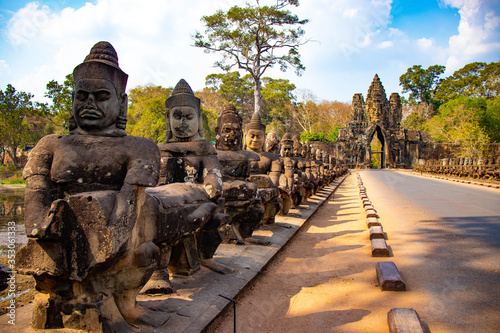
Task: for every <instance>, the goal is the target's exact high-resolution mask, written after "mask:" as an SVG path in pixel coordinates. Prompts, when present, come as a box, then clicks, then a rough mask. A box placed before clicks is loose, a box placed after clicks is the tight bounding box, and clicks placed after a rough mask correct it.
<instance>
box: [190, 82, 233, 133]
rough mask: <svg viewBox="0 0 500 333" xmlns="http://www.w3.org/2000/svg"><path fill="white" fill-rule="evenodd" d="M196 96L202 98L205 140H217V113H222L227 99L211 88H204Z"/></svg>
mask: <svg viewBox="0 0 500 333" xmlns="http://www.w3.org/2000/svg"><path fill="white" fill-rule="evenodd" d="M195 95H196V97H198V98H199V99H200V100H201V108H202V116H203V131H204V134H205V140H207V141H213V142H215V127H216V126H217V115H219V114H220V113H222V110H223V109H224V105H225V103H227V101H226V100H224V99H223V98H222V97H221V96H220V94H219V93H218V92H217V91H215V90H214V89H211V88H204V89H203V90H202V91H197V92H195Z"/></svg>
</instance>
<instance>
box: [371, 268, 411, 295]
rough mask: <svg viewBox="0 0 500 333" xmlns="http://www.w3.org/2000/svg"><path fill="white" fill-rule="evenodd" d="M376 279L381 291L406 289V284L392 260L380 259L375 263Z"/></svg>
mask: <svg viewBox="0 0 500 333" xmlns="http://www.w3.org/2000/svg"><path fill="white" fill-rule="evenodd" d="M376 270H377V279H378V283H379V285H380V288H381V289H382V291H406V284H405V283H404V281H403V278H401V274H399V271H398V268H397V267H396V264H395V263H394V262H392V261H380V262H378V263H377V265H376Z"/></svg>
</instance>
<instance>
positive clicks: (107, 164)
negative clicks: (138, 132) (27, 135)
mask: <svg viewBox="0 0 500 333" xmlns="http://www.w3.org/2000/svg"><path fill="white" fill-rule="evenodd" d="M159 159H160V158H159V152H158V148H157V147H156V145H155V144H154V142H153V141H151V140H148V139H144V138H139V137H132V136H124V137H101V136H90V135H48V136H45V137H44V138H42V139H41V140H40V141H39V142H38V144H37V145H36V147H35V148H34V149H33V151H32V152H31V154H30V157H29V160H28V163H27V164H26V167H25V169H24V177H25V178H26V177H28V176H31V175H43V176H48V177H50V180H51V181H52V182H53V183H54V184H55V185H57V187H58V188H59V191H60V193H59V197H63V196H67V195H71V194H75V193H81V192H86V191H96V190H97V191H98V190H119V189H120V188H121V186H122V185H123V184H124V183H128V184H131V185H139V186H148V187H149V186H156V183H157V179H158V170H159ZM61 191H62V192H63V193H61Z"/></svg>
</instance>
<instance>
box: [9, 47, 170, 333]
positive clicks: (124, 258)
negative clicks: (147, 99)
mask: <svg viewBox="0 0 500 333" xmlns="http://www.w3.org/2000/svg"><path fill="white" fill-rule="evenodd" d="M73 75H74V78H75V94H74V100H73V111H72V117H71V120H70V135H48V136H46V137H44V138H42V139H41V140H40V141H39V142H38V144H37V145H36V147H35V148H34V149H33V150H32V152H31V154H30V157H29V160H28V162H27V164H26V167H25V169H24V174H23V176H24V178H25V179H26V197H25V225H26V234H27V235H28V237H29V240H28V244H27V245H26V246H24V247H23V248H21V249H20V250H19V252H18V254H17V263H18V270H19V271H20V272H21V273H24V274H31V275H33V276H34V278H35V280H36V288H37V290H38V291H40V292H41V294H39V295H37V296H36V298H35V302H34V310H33V322H32V326H33V327H34V328H35V329H43V328H54V327H66V328H75V329H83V330H89V331H101V330H104V331H121V332H123V331H128V330H130V329H131V326H129V325H128V324H127V322H128V323H134V324H138V323H155V322H156V324H162V323H163V322H164V321H165V320H166V319H168V317H167V318H166V317H164V316H161V314H157V316H156V317H152V316H150V315H149V314H148V310H146V309H144V308H142V307H140V306H138V305H137V303H136V295H137V293H138V292H139V290H140V289H141V288H142V286H143V285H144V283H145V282H146V281H147V279H148V278H149V276H150V275H151V273H152V272H153V270H154V268H155V265H156V258H157V256H158V248H157V247H156V245H155V244H154V243H153V242H151V240H149V239H148V238H147V237H144V233H145V230H147V229H148V228H149V223H150V222H151V221H150V220H149V219H148V218H146V217H145V216H144V212H143V208H144V206H145V204H144V203H145V201H147V195H146V193H145V188H146V187H149V186H155V185H156V182H157V180H158V173H159V163H160V155H159V151H158V148H157V146H156V145H155V144H154V142H152V141H150V140H147V139H143V138H137V137H129V136H126V134H125V131H124V129H125V125H126V111H127V95H126V94H125V86H126V82H127V74H125V73H124V72H123V71H122V70H121V69H120V68H119V67H118V58H117V55H116V52H115V50H114V48H113V47H112V46H111V44H109V43H107V42H99V43H97V44H96V45H95V46H94V47H93V48H92V50H91V53H90V54H89V55H88V56H87V57H86V58H85V61H84V62H83V63H82V64H80V65H79V66H77V67H76V68H75V70H74V72H73Z"/></svg>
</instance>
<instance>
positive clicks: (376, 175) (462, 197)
mask: <svg viewBox="0 0 500 333" xmlns="http://www.w3.org/2000/svg"><path fill="white" fill-rule="evenodd" d="M359 173H360V175H361V177H362V179H363V182H364V185H365V186H366V189H367V194H368V196H369V198H370V199H371V201H372V203H373V205H374V207H375V209H376V210H377V212H378V215H379V220H380V222H381V223H382V225H383V228H384V232H385V233H386V234H387V240H386V241H387V244H388V245H389V248H390V250H391V253H392V257H390V258H372V257H371V249H370V241H369V239H368V230H367V228H366V224H365V215H364V210H363V208H362V206H361V201H360V199H359V190H358V187H357V181H356V177H355V176H354V172H353V175H351V176H349V177H348V178H347V179H346V180H345V181H344V183H343V184H342V185H341V186H340V187H339V189H338V190H337V191H336V192H335V194H334V195H333V196H332V197H331V198H330V199H329V200H328V201H327V202H326V203H325V204H324V205H323V206H322V207H321V208H320V209H318V211H317V212H316V214H315V215H313V217H312V218H311V219H310V221H309V223H308V224H307V225H305V227H304V229H303V230H302V231H301V232H300V233H299V234H298V235H297V236H296V237H295V239H293V241H292V242H291V244H290V245H289V246H288V247H287V248H286V249H285V250H284V251H283V252H282V253H281V254H280V255H279V256H278V258H277V259H276V260H275V261H274V262H273V263H272V264H271V265H270V267H269V268H268V269H267V271H266V272H265V273H264V274H263V275H262V276H261V278H260V279H259V280H257V281H256V283H255V285H254V287H253V288H252V289H251V290H249V291H248V292H247V293H246V294H245V295H244V296H243V297H242V298H240V299H239V300H238V303H237V331H238V332H356V333H357V332H388V326H387V312H388V311H389V310H390V309H391V308H395V307H403V308H414V309H415V310H416V311H417V312H418V314H419V315H420V317H421V318H422V320H423V321H425V323H426V324H427V325H428V327H429V329H430V330H431V332H433V333H435V332H445V333H447V332H450V333H451V332H453V333H455V332H500V272H499V269H500V234H499V229H500V190H499V189H491V188H484V187H480V186H476V185H467V184H460V183H455V182H449V181H445V180H437V179H429V178H425V177H420V176H415V175H411V174H409V173H408V172H398V171H390V170H362V171H359ZM378 261H393V262H394V263H396V265H397V267H398V269H399V271H400V272H401V275H402V277H403V279H404V281H405V282H406V285H407V291H406V292H388V291H384V292H382V291H380V288H379V286H378V282H377V278H376V272H375V264H376V263H377V262H378ZM232 315H233V314H232V312H231V313H228V314H227V316H226V317H225V318H224V320H223V321H222V323H221V324H220V325H219V326H218V327H216V328H214V331H216V332H224V333H225V332H232V331H233V317H232Z"/></svg>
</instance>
